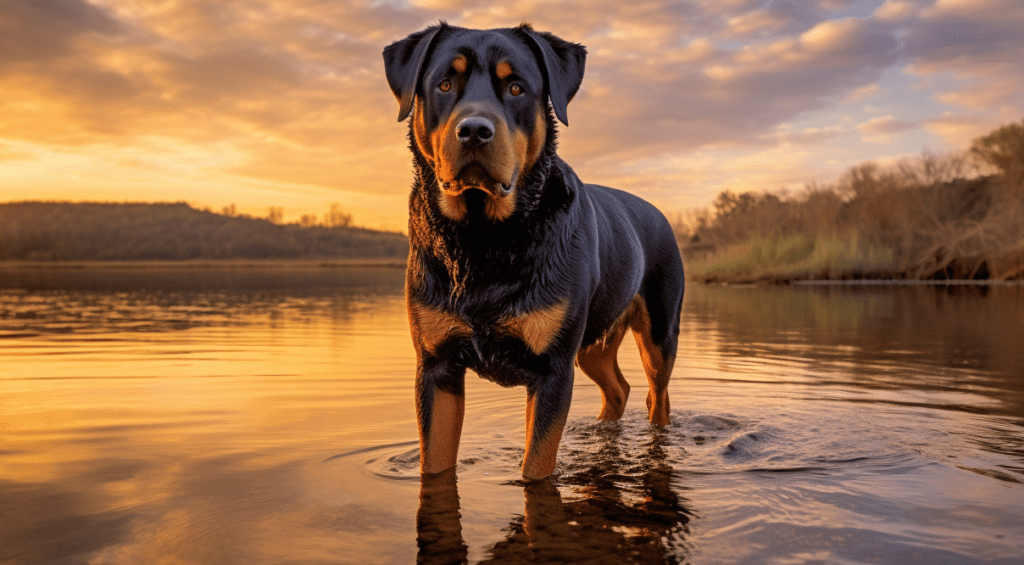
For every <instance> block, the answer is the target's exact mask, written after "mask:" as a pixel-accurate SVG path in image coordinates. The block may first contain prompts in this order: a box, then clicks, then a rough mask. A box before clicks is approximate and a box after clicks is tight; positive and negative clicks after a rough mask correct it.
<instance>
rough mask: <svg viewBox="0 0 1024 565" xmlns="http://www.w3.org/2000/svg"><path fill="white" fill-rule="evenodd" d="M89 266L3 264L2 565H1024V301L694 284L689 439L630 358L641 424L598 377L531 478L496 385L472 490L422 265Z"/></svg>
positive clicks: (471, 394)
mask: <svg viewBox="0 0 1024 565" xmlns="http://www.w3.org/2000/svg"><path fill="white" fill-rule="evenodd" d="M83 271H84V272H78V271H75V272H58V271H54V270H50V271H31V272H20V273H13V274H12V273H11V272H10V271H3V270H0V355H2V358H0V363H2V374H0V563H4V565H7V564H8V563H10V564H14V565H21V564H28V563H63V562H83V563H125V564H129V563H157V562H167V563H196V564H200V563H202V564H206V563H281V562H304V563H348V562H351V563H408V562H412V561H413V560H415V559H416V558H417V555H419V557H420V559H421V561H423V562H431V561H432V560H433V559H434V557H433V556H436V555H438V554H439V553H440V554H441V555H446V554H448V553H449V552H450V551H454V552H456V553H457V554H458V552H461V551H463V550H462V549H460V548H463V547H464V548H465V559H466V560H467V561H468V562H478V561H489V562H495V563H497V562H519V561H522V560H526V559H535V560H538V562H550V561H557V560H559V559H562V558H568V557H572V556H577V557H579V558H580V559H583V558H584V557H586V558H588V559H590V558H594V559H600V558H608V559H613V558H614V556H619V557H622V556H623V555H627V553H628V555H634V554H633V553H632V552H633V551H637V552H639V553H638V554H636V555H647V556H648V557H650V558H649V559H646V560H647V561H650V560H651V559H654V557H651V556H654V555H656V554H657V555H661V556H662V558H663V559H664V561H665V562H678V561H682V560H686V559H689V560H690V561H691V562H722V563H728V562H743V561H749V560H750V559H753V556H755V555H757V556H760V557H764V558H765V560H769V559H770V558H775V559H779V560H785V559H795V558H796V555H798V554H800V552H801V551H804V552H806V551H810V550H811V549H814V550H815V551H816V552H817V553H816V554H822V555H825V556H826V557H823V558H822V559H824V560H825V561H828V560H830V559H831V558H837V559H838V558H839V557H842V558H843V559H847V560H853V561H857V560H862V561H863V560H866V561H871V562H885V560H884V559H883V560H881V561H879V560H877V559H874V558H873V557H871V555H873V554H871V555H869V554H868V552H867V550H864V549H863V547H867V545H864V544H869V545H872V547H882V548H885V550H886V551H890V552H899V551H901V550H907V548H912V547H916V548H919V547H931V549H930V550H928V551H925V553H923V554H922V555H924V558H923V559H925V561H927V559H931V558H933V559H947V560H952V561H956V560H957V559H958V558H959V557H963V556H965V555H971V556H973V558H977V559H978V561H979V562H998V560H999V559H1002V558H1003V557H1005V556H1007V555H1019V554H1024V545H1022V544H1024V541H1019V540H1024V527H1022V526H1021V525H1020V523H1019V521H1014V520H1015V519H1014V518H1012V516H1014V515H1015V512H1016V511H1015V509H1016V508H1019V507H1020V506H1021V505H1024V486H1022V483H1024V433H1022V429H1024V428H1022V427H1021V426H1022V424H1024V422H1022V421H1021V420H1022V419H1021V414H1024V377H1022V374H1024V373H1022V371H1020V367H1024V346H1022V344H1021V342H1020V340H1019V336H1021V335H1024V292H1022V289H1021V288H1020V287H996V288H990V289H981V290H979V289H957V290H954V291H949V290H946V289H935V288H841V287H836V288H790V287H783V288H774V287H773V288H761V289H750V288H714V287H700V286H695V287H692V288H690V289H689V290H688V295H687V300H686V305H685V310H684V317H683V326H684V327H683V332H682V338H681V339H682V341H681V344H680V357H679V360H678V362H677V368H676V371H675V373H674V377H675V378H674V379H673V382H672V385H671V388H670V391H671V394H672V395H673V396H672V398H673V406H674V407H675V408H676V409H675V410H674V411H673V419H674V421H675V425H673V426H671V427H670V428H668V429H667V430H665V432H664V433H662V434H658V433H655V431H654V430H652V429H651V428H650V427H649V426H647V424H646V423H645V422H644V420H643V417H642V415H643V414H642V412H643V411H642V399H643V397H644V394H645V392H646V391H645V390H643V389H642V387H643V386H645V379H644V377H643V373H642V369H641V367H640V363H639V358H638V355H637V353H636V351H635V349H634V348H633V347H632V346H629V347H627V348H624V349H623V350H622V353H621V355H620V358H621V365H622V369H623V373H624V374H625V376H626V378H627V379H628V380H629V381H630V382H631V383H632V384H633V385H634V389H633V392H632V399H631V401H630V403H629V405H628V410H627V414H626V418H625V419H624V421H623V422H622V423H621V424H618V425H611V426H608V425H597V424H596V423H594V421H593V418H594V416H596V414H597V412H598V410H599V407H600V397H599V394H598V392H597V389H596V387H594V386H593V385H592V384H591V383H590V382H589V381H587V380H586V378H585V377H584V376H582V375H579V376H580V378H579V379H577V381H576V384H575V388H574V401H573V406H572V411H571V413H570V418H569V420H570V421H569V426H568V427H567V430H566V434H565V439H564V441H563V445H562V448H561V450H560V457H559V468H558V475H557V476H556V477H555V478H554V479H553V480H552V481H550V482H547V483H544V484H540V485H532V486H524V485H522V484H520V483H518V482H517V480H518V467H519V462H520V459H521V456H522V435H523V424H522V420H523V409H524V396H525V395H524V393H523V391H522V390H521V389H512V390H506V389H502V388H500V387H497V386H496V385H493V384H491V383H488V382H486V381H483V380H480V379H476V378H473V377H472V376H470V377H469V378H468V379H467V417H466V426H465V430H464V432H463V441H462V450H461V452H460V466H459V468H458V473H457V486H456V482H455V480H456V479H455V477H454V476H453V477H449V478H447V479H443V480H441V479H439V481H440V482H438V481H427V482H423V483H421V482H420V480H419V475H418V461H417V450H416V443H415V440H416V427H415V413H414V410H413V401H412V379H413V369H414V364H415V360H414V355H413V350H412V347H411V345H410V338H409V333H408V328H407V321H406V320H407V319H406V314H405V307H404V300H403V298H402V286H403V281H402V272H401V270H398V269H366V270H330V269H320V270H313V271H310V272H306V271H290V272H284V271H276V270H244V271H236V272H231V270H226V272H225V271H220V270H212V271H210V272H194V271H189V270H187V269H182V270H176V271H159V270H157V271H154V270H151V271H146V272H141V273H140V272H127V271H124V272H121V271H115V272H110V271H95V270H89V269H85V270H83ZM782 477H784V480H780V478H782ZM449 479H450V480H449ZM445 493H447V494H445ZM456 493H457V496H456ZM893 501H895V503H894V502H893ZM892 524H898V525H899V527H898V528H895V527H893V526H892ZM417 525H418V526H419V527H418V528H417ZM997 535H998V536H1002V537H994V536H997ZM830 536H831V537H830ZM842 536H847V537H846V538H842ZM842 539H847V540H854V541H847V542H843V541H842ZM417 540H419V543H417ZM431 540H434V541H431ZM830 540H831V541H830ZM928 540H931V541H928ZM935 540H940V541H938V542H936V541H935ZM438 544H439V545H438ZM445 544H447V545H445ZM929 544H930V545H929ZM431 548H433V549H431ZM438 548H449V549H443V550H441V551H440V552H438V551H435V550H437V549H438ZM623 548H628V551H625V550H623ZM624 551H625V552H624ZM648 551H652V552H654V553H650V554H649V555H648V554H647V553H645V552H648ZM929 551H930V553H929ZM658 552H660V553H658ZM822 552H824V553H822ZM1014 552H1016V553H1014ZM602 556H603V557H602ZM609 556H611V557H609ZM634 556H635V555H634ZM620 561H621V559H620Z"/></svg>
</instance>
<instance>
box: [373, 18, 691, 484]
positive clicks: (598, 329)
mask: <svg viewBox="0 0 1024 565" xmlns="http://www.w3.org/2000/svg"><path fill="white" fill-rule="evenodd" d="M585 58H586V50H585V49H584V48H583V46H581V45H577V44H575V43H570V42H566V41H563V40H561V39H559V38H557V37H555V36H553V35H551V34H549V33H540V32H536V31H534V30H533V29H532V28H531V27H530V26H528V25H525V24H524V25H521V26H519V27H517V28H512V29H492V30H471V29H464V28H459V27H454V26H450V25H447V24H444V23H442V24H440V25H438V26H432V27H428V28H427V29H425V30H422V31H419V32H417V33H414V34H412V35H410V36H409V37H407V38H405V39H403V40H401V41H397V42H395V43H393V44H391V45H389V46H388V47H387V48H385V49H384V63H385V68H386V72H387V79H388V84H389V85H390V86H391V90H392V91H393V92H394V94H395V96H396V97H397V98H398V100H399V102H400V105H401V108H400V110H399V114H398V119H399V121H402V120H405V119H406V118H407V117H408V116H409V115H410V113H411V114H412V119H411V123H410V132H409V138H410V148H411V150H412V153H413V163H414V169H415V175H416V176H415V180H414V182H413V188H412V195H411V196H410V199H409V207H410V210H409V215H410V218H409V238H410V243H411V251H410V254H409V264H408V271H407V274H406V295H407V299H408V307H409V321H410V324H411V326H412V334H413V340H414V342H415V347H416V350H417V368H416V403H417V405H416V407H417V415H418V418H419V429H420V456H421V461H420V465H421V470H422V471H423V472H424V473H436V472H439V471H442V470H445V469H447V468H450V467H452V466H454V465H455V464H456V459H457V455H458V448H459V437H460V435H461V431H462V421H463V413H464V407H465V397H464V377H465V372H466V369H467V368H471V369H473V370H474V371H476V372H477V373H478V374H479V375H480V376H482V377H484V378H487V379H490V380H492V381H494V382H496V383H498V384H500V385H503V386H514V385H524V386H526V388H527V403H526V456H525V459H524V460H523V469H522V471H523V476H524V477H526V478H531V479H532V478H542V477H545V476H547V475H549V474H551V472H552V471H553V470H554V466H555V455H556V452H557V450H558V442H559V439H560V438H561V434H562V428H563V426H564V425H565V419H566V414H567V413H568V411H569V402H570V400H571V398H572V386H573V361H574V360H575V362H576V363H578V364H579V366H580V368H581V369H582V370H583V372H584V373H586V374H587V375H588V376H589V377H590V378H592V379H593V380H594V381H596V382H597V384H598V385H599V387H600V389H601V394H602V397H603V400H604V405H603V407H602V409H601V413H600V415H599V418H601V419H605V420H615V419H618V418H619V417H621V416H622V412H623V409H624V408H625V404H626V398H627V397H628V395H629V384H628V383H626V380H625V379H624V378H623V376H622V372H621V371H620V370H619V366H618V363H617V361H616V352H617V350H618V347H619V344H620V343H621V341H622V338H623V336H624V335H625V332H626V330H627V329H632V331H633V335H634V337H635V338H636V341H637V343H638V345H639V348H640V356H641V358H642V361H643V365H644V370H645V371H646V373H647V379H648V381H649V382H650V392H649V393H648V395H647V406H648V409H649V414H650V420H651V422H652V423H654V424H657V425H667V424H668V423H669V401H668V380H669V375H670V374H671V372H672V364H673V362H674V361H675V353H676V342H677V339H678V335H679V314H680V308H681V305H682V299H683V264H682V261H681V260H680V257H679V250H678V247H677V246H676V241H675V237H674V236H673V233H672V230H671V228H670V227H669V224H668V221H667V220H666V219H665V217H664V216H663V215H662V214H661V213H660V212H658V211H657V210H656V209H655V208H654V207H653V206H651V205H650V204H648V203H646V202H644V201H643V200H641V199H639V198H637V197H635V196H632V195H630V194H627V193H625V192H621V191H618V190H615V189H611V188H606V187H603V186H597V185H591V184H583V183H582V182H581V181H580V180H579V178H577V177H576V174H575V173H574V172H573V171H572V169H570V168H569V166H568V165H566V164H565V162H563V161H562V160H561V159H560V158H559V157H558V155H557V154H556V153H555V145H556V144H555V118H556V117H557V118H558V120H560V121H561V122H562V123H564V124H566V125H568V122H567V118H566V106H567V104H568V103H569V101H570V100H571V99H572V97H573V95H575V94H576V91H577V89H578V88H579V86H580V82H581V81H582V80H583V66H584V60H585ZM549 100H550V106H549V104H548V101H549Z"/></svg>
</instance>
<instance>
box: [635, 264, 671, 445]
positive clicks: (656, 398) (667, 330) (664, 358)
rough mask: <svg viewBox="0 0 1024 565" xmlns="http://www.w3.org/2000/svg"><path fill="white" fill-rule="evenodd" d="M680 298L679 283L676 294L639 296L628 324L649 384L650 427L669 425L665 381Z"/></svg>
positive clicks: (668, 369)
mask: <svg viewBox="0 0 1024 565" xmlns="http://www.w3.org/2000/svg"><path fill="white" fill-rule="evenodd" d="M680 281H681V277H680ZM682 295H683V292H682V284H681V283H680V285H679V288H678V291H676V292H672V293H665V292H650V291H648V292H644V293H641V295H640V300H639V301H637V302H638V304H637V308H636V311H635V313H634V315H633V317H632V318H631V320H630V327H631V328H632V329H633V337H634V338H636V344H637V347H638V348H639V349H640V360H641V361H642V362H643V365H644V372H645V373H647V382H648V383H649V384H650V389H649V391H648V392H647V410H648V415H649V417H650V420H651V423H652V424H656V425H659V426H667V425H668V424H669V423H670V420H669V400H668V381H669V378H670V377H671V376H672V366H673V365H674V364H675V360H676V346H677V340H678V338H679V313H680V308H681V306H682V299H683V297H682ZM652 311H653V313H654V315H653V316H652Z"/></svg>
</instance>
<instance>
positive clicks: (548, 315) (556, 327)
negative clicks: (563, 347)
mask: <svg viewBox="0 0 1024 565" xmlns="http://www.w3.org/2000/svg"><path fill="white" fill-rule="evenodd" d="M568 311H569V300H568V299H564V300H562V301H561V302H558V303H556V304H552V305H551V306H547V307H545V308H538V309H536V310H532V311H530V312H526V313H525V314H520V315H518V316H511V317H508V318H505V319H503V320H502V321H501V322H500V323H499V324H498V329H499V330H502V331H504V332H506V333H509V334H512V335H514V336H516V337H518V338H519V339H521V340H523V342H524V343H526V345H527V347H529V348H530V351H533V352H534V353H535V354H536V355H540V354H541V353H544V352H545V351H547V349H548V347H550V346H551V344H552V342H554V341H555V338H556V337H558V332H559V331H561V329H562V325H563V324H564V323H565V315H566V314H567V313H568Z"/></svg>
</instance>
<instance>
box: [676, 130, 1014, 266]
mask: <svg viewBox="0 0 1024 565" xmlns="http://www.w3.org/2000/svg"><path fill="white" fill-rule="evenodd" d="M674 227H675V228H676V234H677V238H678V239H679V244H680V249H681V250H682V252H683V255H684V258H685V259H686V265H687V270H688V276H689V278H691V279H695V280H701V281H706V282H730V283H746V282H790V281H798V280H814V279H828V280H843V279H863V278H866V279H924V280H951V279H971V280H1022V279H1024V121H1022V122H1021V123H1020V124H1011V125H1009V126H1004V127H1003V128H1000V129H998V130H996V131H994V132H992V133H991V134H989V135H987V136H985V137H982V138H979V139H978V140H976V141H975V143H974V145H973V146H972V148H971V149H970V151H968V152H967V153H964V154H959V155H956V154H954V155H946V156H941V157H937V156H934V155H929V154H925V155H922V156H921V157H920V158H918V159H916V160H911V161H905V162H902V163H899V164H897V165H894V166H891V167H887V168H883V167H879V166H877V165H875V164H871V163H868V164H863V165H859V166H857V167H854V168H852V169H850V170H849V171H847V172H846V173H845V174H844V175H843V176H842V177H840V178H839V179H838V180H837V181H836V182H834V183H831V184H824V185H812V186H808V187H806V188H805V190H804V191H803V192H802V193H800V194H798V195H795V196H785V195H778V194H771V193H760V194H758V193H743V194H735V193H733V192H731V191H724V192H722V193H721V194H719V195H718V197H717V198H716V200H715V201H714V204H713V206H712V207H711V208H710V209H707V210H701V211H697V212H694V213H692V214H690V215H687V216H679V217H677V218H676V221H675V222H674Z"/></svg>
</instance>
